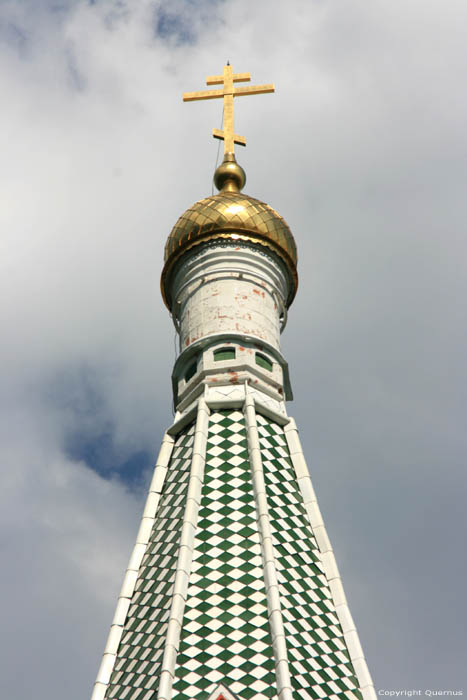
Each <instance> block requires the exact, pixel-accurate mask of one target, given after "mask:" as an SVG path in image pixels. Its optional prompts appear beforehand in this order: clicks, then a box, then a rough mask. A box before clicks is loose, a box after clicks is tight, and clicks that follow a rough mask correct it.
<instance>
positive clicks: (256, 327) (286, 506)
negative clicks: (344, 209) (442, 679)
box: [92, 65, 376, 700]
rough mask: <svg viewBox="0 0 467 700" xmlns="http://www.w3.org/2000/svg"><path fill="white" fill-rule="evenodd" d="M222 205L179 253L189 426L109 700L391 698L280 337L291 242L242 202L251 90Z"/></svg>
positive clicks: (167, 288)
mask: <svg viewBox="0 0 467 700" xmlns="http://www.w3.org/2000/svg"><path fill="white" fill-rule="evenodd" d="M249 79H250V76H249V74H248V73H241V74H235V73H233V70H232V67H231V66H230V65H227V66H225V67H224V73H223V75H220V76H212V77H210V78H208V79H207V84H208V85H215V84H218V85H222V87H221V88H220V89H214V90H206V91H203V92H199V93H187V94H186V95H185V96H184V99H185V100H193V99H210V98H212V97H220V98H223V100H224V130H223V131H219V130H217V129H215V130H214V136H215V137H216V138H220V139H223V140H224V146H225V154H224V161H223V163H222V164H221V165H220V166H219V167H218V168H217V170H216V173H215V175H214V182H215V185H216V187H217V189H218V190H219V193H218V194H216V195H214V196H212V197H207V198H206V199H202V200H201V201H199V202H196V204H194V205H193V206H192V207H190V208H189V209H188V210H187V211H186V212H185V213H184V214H182V216H181V217H180V218H179V220H178V221H177V223H176V224H175V226H174V228H173V230H172V232H171V233H170V235H169V237H168V240H167V244H166V247H165V264H164V269H163V272H162V280H161V289H162V296H163V299H164V301H165V303H166V305H167V307H168V309H169V311H170V313H171V314H172V318H173V320H174V323H175V327H176V329H177V332H178V334H179V338H180V354H179V356H178V359H177V360H176V362H175V366H174V370H173V374H172V383H173V394H174V404H175V408H176V414H175V419H174V422H173V424H172V425H171V426H170V428H169V429H168V430H167V432H166V434H165V436H164V438H163V440H162V447H161V451H160V453H159V457H158V459H157V463H156V466H155V470H154V476H153V479H152V482H151V485H150V488H149V494H148V498H147V502H146V506H145V509H144V512H143V517H142V521H141V527H140V529H139V532H138V536H137V539H136V544H135V547H134V550H133V553H132V555H131V558H130V562H129V564H128V569H127V571H126V574H125V578H124V581H123V586H122V590H121V593H120V597H119V600H118V604H117V609H116V612H115V616H114V619H113V622H112V626H111V629H110V634H109V638H108V641H107V645H106V648H105V652H104V656H103V660H102V664H101V667H100V670H99V673H98V676H97V680H96V683H95V686H94V691H93V696H92V700H249V699H250V698H252V699H253V700H266V699H274V700H308V699H310V700H314V699H315V698H327V699H330V700H374V699H375V698H376V696H375V692H374V689H373V684H372V681H371V678H370V675H369V673H368V669H367V665H366V662H365V659H364V656H363V652H362V649H361V646H360V643H359V639H358V636H357V632H356V630H355V625H354V623H353V620H352V617H351V615H350V612H349V608H348V606H347V602H346V598H345V594H344V591H343V588H342V583H341V579H340V576H339V572H338V569H337V566H336V562H335V559H334V554H333V551H332V548H331V545H330V543H329V539H328V537H327V534H326V530H325V527H324V523H323V520H322V517H321V513H320V510H319V507H318V503H317V500H316V496H315V493H314V490H313V486H312V483H311V479H310V476H309V473H308V469H307V465H306V461H305V457H304V455H303V451H302V448H301V445H300V439H299V435H298V431H297V427H296V425H295V421H294V419H293V418H291V417H290V416H289V415H288V414H287V411H286V404H285V402H286V401H287V400H290V399H291V398H292V390H291V386H290V381H289V374H288V367H287V362H286V360H285V358H284V357H283V355H282V353H281V350H280V342H279V340H280V333H281V331H282V330H283V329H284V327H285V325H286V321H287V309H288V308H289V306H290V304H291V303H292V301H293V299H294V296H295V293H296V291H297V282H298V278H297V269H296V265H297V250H296V245H295V241H294V238H293V235H292V232H291V231H290V228H289V227H288V225H287V224H286V222H285V221H284V219H283V218H282V217H281V216H280V215H279V214H278V213H277V212H276V211H275V210H274V209H272V208H271V207H270V206H269V205H268V204H265V203H264V202H261V201H259V200H257V199H254V198H253V197H250V196H248V195H246V194H243V192H242V189H243V187H244V185H245V179H246V178H245V173H244V171H243V169H242V168H241V167H240V166H239V165H238V164H237V163H236V160H235V155H234V144H235V143H237V144H242V145H244V144H245V139H244V138H243V137H241V136H238V135H237V134H235V133H234V128H233V102H234V97H237V96H240V95H248V94H258V93H260V92H273V90H274V87H273V86H272V85H263V86H252V87H250V86H248V87H235V86H234V84H235V83H237V82H247V81H248V80H249Z"/></svg>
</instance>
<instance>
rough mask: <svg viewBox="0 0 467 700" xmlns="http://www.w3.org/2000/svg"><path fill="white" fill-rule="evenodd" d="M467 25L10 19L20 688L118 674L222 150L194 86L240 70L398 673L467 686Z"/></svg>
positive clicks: (341, 531) (315, 412)
mask: <svg viewBox="0 0 467 700" xmlns="http://www.w3.org/2000/svg"><path fill="white" fill-rule="evenodd" d="M465 14H466V12H465V5H464V3H461V2H452V3H450V4H449V6H443V7H441V6H440V5H436V4H432V5H427V4H426V3H421V2H414V3H411V4H409V5H407V4H406V3H402V2H398V1H396V2H393V3H391V4H390V5H388V4H387V3H382V2H376V3H373V4H372V5H371V6H370V5H368V3H363V2H360V1H359V0H352V2H350V3H348V4H347V5H345V6H341V5H337V4H332V3H330V2H324V1H323V2H313V3H310V2H303V1H301V0H294V1H291V2H289V3H287V5H285V4H284V5H282V4H277V5H273V6H271V3H265V2H263V0H259V1H258V2H256V3H247V2H244V1H243V0H240V1H238V2H235V3H228V2H224V3H220V2H204V3H196V4H195V3H191V2H188V1H187V2H177V3H168V2H149V1H148V0H146V1H145V2H140V3H137V4H133V3H129V2H113V1H112V0H106V1H104V2H95V3H85V2H80V1H78V2H69V3H61V4H60V5H54V4H53V3H49V2H46V1H45V0H44V1H43V2H41V3H36V2H34V3H31V2H29V3H21V4H19V3H14V2H6V3H3V4H2V8H1V10H0V82H1V85H2V93H3V95H4V96H7V99H5V100H4V104H3V107H2V114H1V120H2V128H1V129H0V144H1V152H2V159H1V161H0V182H1V191H2V199H3V206H2V208H1V210H0V217H1V227H2V232H3V235H2V238H3V242H2V266H3V271H2V280H3V284H2V287H3V290H2V294H1V300H2V320H3V328H4V334H3V341H2V350H3V363H2V366H3V374H4V377H3V386H4V392H3V397H2V399H1V402H0V406H1V409H2V413H3V414H4V418H3V420H2V426H3V429H2V441H1V444H2V453H3V454H2V456H3V460H2V463H3V470H2V481H3V484H2V490H1V493H2V496H3V504H2V519H3V528H2V532H3V533H4V535H3V538H2V541H3V545H4V550H5V558H6V560H7V561H8V562H9V564H8V567H7V574H6V576H5V578H4V581H3V596H2V599H3V600H4V601H5V602H6V601H8V604H7V606H5V611H4V613H3V615H4V617H3V619H4V624H5V627H6V629H8V630H9V634H8V635H6V636H5V641H4V643H3V647H2V656H3V658H4V659H5V660H7V664H5V672H4V673H3V674H2V684H3V686H4V688H3V693H2V695H4V696H5V697H10V698H12V699H14V700H16V698H18V699H19V698H24V697H27V696H29V695H33V694H34V696H35V697H36V698H37V700H41V699H42V698H47V700H54V699H55V698H58V697H62V696H63V691H64V689H66V693H67V697H68V698H69V700H74V699H75V698H76V700H77V699H78V698H82V697H83V695H84V696H86V693H87V692H88V689H89V688H90V686H91V684H92V682H93V680H94V675H95V672H96V670H97V667H98V664H99V657H100V654H101V653H102V650H103V644H104V640H105V636H106V633H107V629H108V626H109V624H110V619H111V615H112V611H113V606H114V603H115V597H116V595H117V592H118V588H119V586H120V580H121V577H122V575H123V569H124V566H125V562H126V559H127V557H128V556H129V553H130V548H131V543H132V540H133V537H134V534H135V532H136V527H137V521H138V518H139V516H140V512H141V509H142V501H143V498H144V485H145V484H146V483H147V479H148V476H149V469H150V458H149V455H151V454H152V455H153V456H154V458H155V456H156V454H157V450H158V444H159V441H160V438H161V435H162V432H163V430H164V428H165V427H166V426H167V425H168V424H169V423H170V421H171V387H170V372H171V368H172V364H173V361H174V356H175V352H174V329H173V327H172V324H171V321H170V319H169V316H168V313H167V310H166V309H165V308H164V307H163V304H162V301H161V299H160V295H159V289H158V285H159V275H160V270H161V266H162V254H163V246H164V243H165V239H166V237H167V235H168V233H169V232H170V229H171V227H172V226H173V224H174V223H175V221H176V220H177V218H178V216H179V215H180V214H181V213H182V212H183V211H184V209H186V208H187V207H188V206H189V205H191V203H192V202H193V201H195V200H197V199H199V198H201V197H204V196H206V195H207V194H210V191H211V177H212V172H213V170H214V165H215V161H216V155H217V144H216V143H215V142H214V141H213V140H212V139H211V137H210V133H211V129H212V127H213V126H218V124H219V120H220V118H221V113H222V106H221V105H220V103H217V102H215V101H212V102H211V101H209V102H208V103H205V104H201V103H197V104H188V105H184V104H183V103H182V101H181V97H180V96H181V93H182V92H183V91H185V90H196V89H201V88H202V86H203V82H204V77H205V76H206V75H208V74H212V73H213V72H216V71H220V69H221V67H222V65H223V63H224V61H226V60H227V59H230V61H231V62H232V63H233V64H234V66H235V68H236V69H238V70H240V71H244V70H250V72H251V73H252V78H253V80H254V82H257V83H263V82H271V81H274V82H275V83H276V86H277V93H276V94H275V95H265V96H263V97H257V98H254V99H253V98H252V99H249V100H244V101H243V102H241V104H239V105H238V109H237V112H236V120H237V121H236V130H238V132H239V133H241V134H243V135H245V136H246V138H247V144H248V145H247V148H246V149H244V150H243V151H242V152H241V153H240V154H239V160H240V162H241V163H242V165H243V166H244V167H245V169H246V171H247V177H248V183H247V187H246V191H247V192H248V193H249V194H251V195H253V196H257V197H258V198H260V199H263V200H265V201H268V202H269V203H270V204H271V205H272V206H274V207H275V208H276V209H277V210H278V211H279V212H280V213H281V214H283V215H284V217H285V218H286V220H287V221H288V223H289V224H290V225H291V227H292V230H293V231H294V234H295V236H296V240H297V243H298V247H299V256H300V262H299V266H300V267H299V273H300V288H299V292H298V296H297V298H296V301H295V302H294V305H293V307H292V309H291V312H290V318H289V323H288V326H287V329H286V331H285V334H284V338H283V341H284V342H283V348H284V352H285V354H286V356H287V358H288V360H289V363H290V366H291V374H292V382H293V387H294V392H295V396H296V400H295V402H294V404H291V405H289V407H288V409H289V412H290V413H292V414H293V415H294V416H295V417H296V419H297V423H298V424H299V426H302V428H303V441H304V444H305V447H306V452H307V454H308V455H309V462H310V467H311V470H312V476H313V478H314V481H315V484H316V487H317V491H318V495H319V498H320V501H321V505H322V510H323V511H324V516H325V520H326V523H327V526H328V529H329V530H330V533H331V536H332V540H333V544H334V546H335V549H336V552H337V557H338V562H339V563H340V567H341V570H342V574H343V579H344V585H345V586H346V591H347V593H348V597H349V599H350V604H351V609H352V612H353V614H354V617H355V620H356V622H357V626H358V628H359V631H360V634H361V638H362V643H363V646H364V649H365V652H366V654H367V657H368V661H369V665H370V669H371V671H372V672H373V674H374V679H375V683H376V685H377V687H381V688H404V687H414V688H422V689H424V688H425V687H435V688H441V689H443V688H450V689H456V688H461V687H462V683H463V682H464V671H463V663H461V656H462V654H464V655H465V642H464V632H463V630H461V629H460V627H461V623H460V620H461V616H460V615H459V609H458V601H460V600H462V599H463V589H462V588H461V586H462V583H461V582H462V581H463V580H464V579H465V573H466V572H465V560H464V558H463V557H462V556H461V554H460V553H461V552H462V551H463V549H464V546H463V543H464V539H465V536H464V532H465V517H464V515H463V512H464V503H465V486H466V480H465V475H464V464H465V448H466V444H465V442H466V440H465V427H464V422H465V421H464V415H465V412H466V406H465V388H464V387H465V383H464V379H463V378H464V376H465V370H464V357H465V347H466V331H465V322H464V316H465V313H464V299H465V296H466V291H467V290H466V279H467V276H466V274H465V272H466V270H465V261H466V259H467V255H466V253H467V251H466V243H465V235H464V231H465V219H466V204H465V194H464V182H465V175H466V172H465V171H466V165H465V164H466V159H465V152H466V141H465V135H464V132H465V127H464V125H465V122H466V111H467V99H466V95H465V90H462V88H461V87H460V86H462V85H463V75H462V66H464V65H465V60H466V52H467V50H466V48H465V20H466V16H465ZM131 466H133V469H134V473H131V470H130V467H131ZM434 630H436V634H434V632H433V631H434ZM440 639H442V640H443V642H442V644H440V643H439V640H440ZM25 667H26V669H27V672H25V671H24V669H25Z"/></svg>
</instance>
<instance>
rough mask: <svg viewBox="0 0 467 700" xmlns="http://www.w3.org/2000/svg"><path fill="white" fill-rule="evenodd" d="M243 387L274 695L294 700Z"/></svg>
mask: <svg viewBox="0 0 467 700" xmlns="http://www.w3.org/2000/svg"><path fill="white" fill-rule="evenodd" d="M245 388H246V390H247V395H246V399H245V417H246V428H247V434H248V452H249V456H250V465H251V472H252V477H253V489H254V493H255V503H256V510H257V517H258V530H259V536H260V541H261V549H262V553H263V565H264V582H265V586H266V597H267V601H268V615H269V628H270V631H271V637H272V646H273V652H274V659H275V668H276V683H277V695H278V697H279V700H293V696H292V683H291V680H290V673H289V661H288V658H287V646H286V642H285V630H284V624H283V621H282V613H281V606H280V599H279V583H278V580H277V574H276V564H275V560H274V549H273V545H272V533H271V525H270V522H269V509H268V504H267V498H266V485H265V482H264V473H263V464H262V460H261V448H260V444H259V437H258V428H257V425H256V412H255V402H254V399H253V396H252V395H251V393H249V392H248V388H247V387H245Z"/></svg>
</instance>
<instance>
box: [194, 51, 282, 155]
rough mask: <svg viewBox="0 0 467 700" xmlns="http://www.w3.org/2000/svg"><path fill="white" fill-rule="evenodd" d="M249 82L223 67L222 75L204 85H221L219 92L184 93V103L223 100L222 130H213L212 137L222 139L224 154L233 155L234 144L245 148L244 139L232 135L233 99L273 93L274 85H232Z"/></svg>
mask: <svg viewBox="0 0 467 700" xmlns="http://www.w3.org/2000/svg"><path fill="white" fill-rule="evenodd" d="M249 80H250V74H249V73H234V72H233V69H232V66H231V65H229V64H227V65H226V66H224V75H210V76H209V77H207V78H206V85H222V84H223V88H221V89H220V90H201V91H200V92H185V93H184V94H183V101H184V102H191V101H193V100H212V99H215V98H216V97H223V98H224V129H223V131H221V130H220V129H213V130H212V135H213V136H214V138H216V139H223V141H224V153H234V144H235V143H237V144H239V145H240V146H246V139H245V138H244V137H243V136H239V135H238V134H235V133H234V97H241V95H260V94H261V93H263V92H274V85H248V86H247V87H234V83H246V82H248V81H249Z"/></svg>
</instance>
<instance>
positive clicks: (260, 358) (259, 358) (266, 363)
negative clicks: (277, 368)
mask: <svg viewBox="0 0 467 700" xmlns="http://www.w3.org/2000/svg"><path fill="white" fill-rule="evenodd" d="M255 360H256V364H257V365H259V366H260V367H262V368H263V369H267V370H269V372H272V362H271V360H270V359H269V358H267V357H266V356H265V355H261V353H260V352H257V353H256V355H255Z"/></svg>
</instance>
